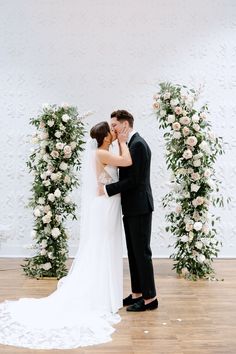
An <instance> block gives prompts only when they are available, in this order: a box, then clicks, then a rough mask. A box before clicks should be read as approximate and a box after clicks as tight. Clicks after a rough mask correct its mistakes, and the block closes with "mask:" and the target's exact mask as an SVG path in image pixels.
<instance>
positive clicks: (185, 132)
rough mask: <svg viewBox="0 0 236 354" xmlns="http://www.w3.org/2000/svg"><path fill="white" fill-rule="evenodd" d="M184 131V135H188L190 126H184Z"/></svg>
mask: <svg viewBox="0 0 236 354" xmlns="http://www.w3.org/2000/svg"><path fill="white" fill-rule="evenodd" d="M182 132H183V135H184V136H187V135H189V133H190V130H189V128H188V127H184V128H183V129H182Z"/></svg>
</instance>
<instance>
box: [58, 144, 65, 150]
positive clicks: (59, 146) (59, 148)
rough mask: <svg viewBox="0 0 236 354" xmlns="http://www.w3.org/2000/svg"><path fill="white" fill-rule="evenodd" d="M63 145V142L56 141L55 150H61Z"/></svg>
mask: <svg viewBox="0 0 236 354" xmlns="http://www.w3.org/2000/svg"><path fill="white" fill-rule="evenodd" d="M63 147H64V144H63V143H56V149H57V150H62V149H63Z"/></svg>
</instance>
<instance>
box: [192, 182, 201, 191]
mask: <svg viewBox="0 0 236 354" xmlns="http://www.w3.org/2000/svg"><path fill="white" fill-rule="evenodd" d="M199 188H200V186H198V185H197V184H195V183H192V184H191V192H198V190H199Z"/></svg>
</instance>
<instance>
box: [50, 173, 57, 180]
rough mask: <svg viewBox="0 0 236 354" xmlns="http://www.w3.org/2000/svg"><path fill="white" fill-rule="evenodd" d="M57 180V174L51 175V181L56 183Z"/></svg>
mask: <svg viewBox="0 0 236 354" xmlns="http://www.w3.org/2000/svg"><path fill="white" fill-rule="evenodd" d="M57 179H58V176H57V173H52V174H51V180H52V181H56V180H57Z"/></svg>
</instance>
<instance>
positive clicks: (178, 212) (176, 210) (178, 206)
mask: <svg viewBox="0 0 236 354" xmlns="http://www.w3.org/2000/svg"><path fill="white" fill-rule="evenodd" d="M181 211H182V206H181V205H180V204H178V205H176V207H175V212H176V213H177V214H180V213H181Z"/></svg>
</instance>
